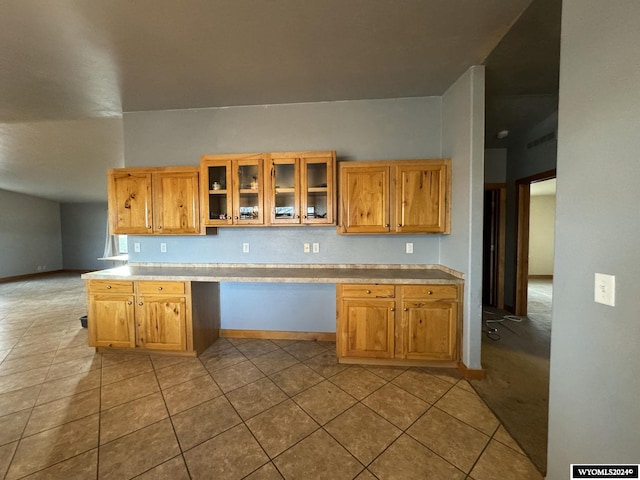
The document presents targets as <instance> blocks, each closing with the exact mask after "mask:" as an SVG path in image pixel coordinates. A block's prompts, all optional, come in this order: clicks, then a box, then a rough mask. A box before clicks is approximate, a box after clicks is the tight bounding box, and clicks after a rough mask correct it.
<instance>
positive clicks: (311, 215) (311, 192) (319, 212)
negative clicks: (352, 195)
mask: <svg viewBox="0 0 640 480" xmlns="http://www.w3.org/2000/svg"><path fill="white" fill-rule="evenodd" d="M334 165H335V158H334V156H333V155H332V156H330V157H327V156H318V157H305V158H303V159H302V165H301V166H300V171H301V175H300V180H301V184H302V185H301V198H300V202H301V209H302V222H303V223H305V224H310V225H335V174H334Z"/></svg>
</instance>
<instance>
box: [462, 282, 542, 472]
mask: <svg viewBox="0 0 640 480" xmlns="http://www.w3.org/2000/svg"><path fill="white" fill-rule="evenodd" d="M528 294H529V304H528V312H529V315H528V317H524V318H523V320H522V322H520V323H517V322H512V321H509V320H505V321H503V322H501V323H493V324H490V325H492V326H495V327H496V328H497V329H498V331H497V334H498V335H499V337H500V339H499V340H491V339H490V338H489V337H488V336H487V335H486V334H483V339H482V366H483V368H484V369H485V372H486V378H485V379H484V380H482V381H472V382H471V383H472V385H473V387H474V388H475V389H476V391H477V392H478V394H479V395H480V396H481V397H482V399H483V400H484V401H485V402H486V403H487V405H489V407H490V408H491V409H492V410H493V412H494V413H495V414H496V416H497V417H498V418H499V419H500V420H501V421H502V423H503V424H504V426H505V428H506V429H507V430H508V431H509V433H510V434H511V436H512V437H513V438H514V439H515V440H516V441H517V442H518V443H519V444H520V446H521V447H522V449H523V450H524V451H525V452H526V453H527V454H528V455H529V457H530V458H531V460H532V461H533V463H534V464H535V465H536V467H537V468H538V470H540V472H541V473H543V474H544V473H545V472H546V468H547V422H548V411H549V351H550V343H551V296H552V285H551V280H538V279H536V280H534V279H531V280H530V281H529V292H528ZM487 312H490V313H487ZM504 314H506V312H501V311H497V310H496V309H490V308H489V309H485V315H484V317H485V320H486V319H490V318H500V317H502V315H504ZM483 328H484V329H485V330H486V326H484V325H483Z"/></svg>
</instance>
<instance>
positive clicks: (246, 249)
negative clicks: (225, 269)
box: [242, 243, 249, 253]
mask: <svg viewBox="0 0 640 480" xmlns="http://www.w3.org/2000/svg"><path fill="white" fill-rule="evenodd" d="M242 253H249V244H248V243H243V244H242Z"/></svg>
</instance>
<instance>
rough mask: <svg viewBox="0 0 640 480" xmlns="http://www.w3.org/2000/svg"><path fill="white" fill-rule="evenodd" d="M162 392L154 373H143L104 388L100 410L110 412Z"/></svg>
mask: <svg viewBox="0 0 640 480" xmlns="http://www.w3.org/2000/svg"><path fill="white" fill-rule="evenodd" d="M159 390H160V387H159V386H158V381H157V380H156V376H155V375H154V374H153V372H150V373H143V374H142V375H138V376H137V377H131V378H127V379H126V380H122V381H120V382H116V383H111V384H109V385H106V386H104V387H102V401H101V404H100V408H101V409H102V410H108V409H109V408H112V407H115V406H116V405H120V404H123V403H127V402H130V401H131V400H135V399H136V398H141V397H146V396H147V395H150V394H152V393H154V392H157V391H159Z"/></svg>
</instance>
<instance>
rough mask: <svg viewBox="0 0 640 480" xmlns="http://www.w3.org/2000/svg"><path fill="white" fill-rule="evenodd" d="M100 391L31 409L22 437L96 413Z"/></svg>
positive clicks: (95, 390)
mask: <svg viewBox="0 0 640 480" xmlns="http://www.w3.org/2000/svg"><path fill="white" fill-rule="evenodd" d="M99 409H100V390H99V389H97V388H95V389H93V390H88V391H86V392H81V393H78V394H76V395H71V396H69V397H64V398H61V399H60V400H55V401H53V402H49V403H45V404H43V405H39V406H37V407H35V408H34V409H33V412H32V414H31V418H30V419H29V423H28V424H27V428H26V429H25V431H24V435H25V436H28V435H33V434H35V433H38V432H42V431H44V430H48V429H49V428H52V427H57V426H58V425H64V424H65V423H69V422H71V421H73V420H77V419H80V418H83V417H87V416H89V415H92V414H94V413H98V410H99Z"/></svg>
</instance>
